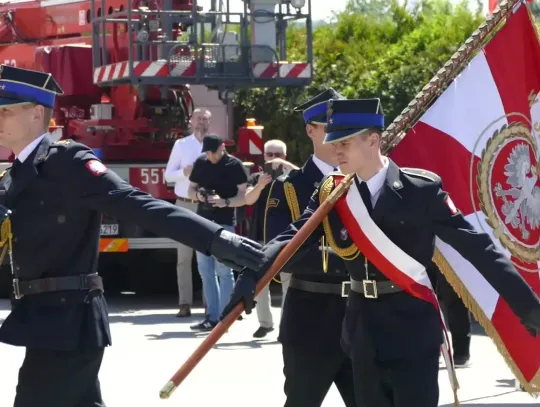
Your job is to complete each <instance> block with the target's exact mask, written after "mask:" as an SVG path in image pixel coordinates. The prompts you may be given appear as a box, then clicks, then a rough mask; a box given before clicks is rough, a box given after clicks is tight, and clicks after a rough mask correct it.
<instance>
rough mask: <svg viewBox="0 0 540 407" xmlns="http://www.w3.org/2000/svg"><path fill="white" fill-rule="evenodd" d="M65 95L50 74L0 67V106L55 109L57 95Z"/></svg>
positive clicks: (6, 66) (7, 66)
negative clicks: (41, 106)
mask: <svg viewBox="0 0 540 407" xmlns="http://www.w3.org/2000/svg"><path fill="white" fill-rule="evenodd" d="M63 93H64V92H63V91H62V89H61V88H60V86H58V84H57V83H56V81H55V80H54V78H53V77H52V75H51V74H49V73H45V72H40V71H32V70H29V69H22V68H16V67H14V66H9V65H0V106H12V105H20V104H23V103H35V104H38V105H43V106H45V107H50V108H53V107H54V102H55V99H56V95H62V94H63Z"/></svg>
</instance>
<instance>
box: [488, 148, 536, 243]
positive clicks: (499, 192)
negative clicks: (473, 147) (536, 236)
mask: <svg viewBox="0 0 540 407" xmlns="http://www.w3.org/2000/svg"><path fill="white" fill-rule="evenodd" d="M504 169H505V172H504V175H505V176H506V182H507V183H508V184H509V185H510V186H511V188H510V189H506V190H505V189H503V187H502V185H501V183H500V182H498V183H497V184H496V185H495V191H494V192H495V195H496V196H497V197H499V198H502V200H503V205H502V207H501V211H502V213H503V215H504V216H505V218H504V223H505V224H507V225H508V224H510V225H512V226H513V227H514V228H519V230H520V232H521V236H522V237H523V238H524V239H528V238H529V236H530V231H529V229H528V228H527V225H528V226H529V228H530V229H532V230H535V229H538V228H539V227H540V187H538V186H537V185H536V183H537V181H538V175H539V174H538V173H537V172H538V171H537V168H536V167H535V166H534V165H532V163H531V154H530V147H529V146H528V145H527V144H525V143H520V144H518V145H516V146H515V147H514V148H513V149H512V152H511V153H510V155H509V156H508V162H507V164H506V165H505V167H504ZM508 197H511V198H513V199H514V200H509V199H508Z"/></svg>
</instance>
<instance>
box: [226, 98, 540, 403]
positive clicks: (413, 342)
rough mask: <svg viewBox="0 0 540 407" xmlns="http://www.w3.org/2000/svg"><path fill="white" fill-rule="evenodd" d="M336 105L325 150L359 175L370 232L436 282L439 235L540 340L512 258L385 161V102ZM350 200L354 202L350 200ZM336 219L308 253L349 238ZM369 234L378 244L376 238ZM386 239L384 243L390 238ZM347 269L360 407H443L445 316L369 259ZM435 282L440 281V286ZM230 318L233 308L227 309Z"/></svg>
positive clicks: (430, 181) (332, 178)
mask: <svg viewBox="0 0 540 407" xmlns="http://www.w3.org/2000/svg"><path fill="white" fill-rule="evenodd" d="M328 105H329V113H328V117H327V119H328V122H327V123H328V125H327V133H328V134H327V136H326V139H325V142H326V143H331V144H333V145H334V147H335V150H336V154H337V157H338V162H339V167H340V170H341V171H343V172H344V173H355V174H356V176H355V178H354V184H355V186H356V188H357V189H358V192H360V194H359V195H360V196H361V197H362V198H361V199H362V200H363V202H364V205H365V208H366V210H367V213H366V216H370V221H368V222H371V223H370V225H375V226H376V227H377V228H378V229H377V230H380V232H382V236H385V238H388V239H389V240H390V242H392V243H393V244H395V246H396V248H392V246H391V245H390V244H387V243H385V244H386V245H387V246H384V247H382V248H381V249H384V250H386V251H389V250H392V251H396V250H397V251H399V250H398V249H400V250H401V251H402V255H403V254H405V255H408V256H410V257H411V258H412V259H414V260H415V261H416V262H418V263H420V265H422V266H423V267H425V269H426V270H428V273H430V271H432V270H433V269H432V268H431V267H430V266H431V262H432V259H433V255H434V241H435V236H438V237H439V238H440V239H441V240H442V241H444V242H446V243H447V244H449V245H451V246H452V247H453V248H454V249H455V250H457V251H458V252H459V253H460V254H461V255H462V256H464V257H465V258H466V259H467V260H468V261H469V262H471V263H472V264H473V265H474V266H475V268H476V269H477V270H479V271H480V272H481V273H482V275H483V276H484V277H485V278H486V280H487V281H488V282H489V283H490V284H491V285H492V286H493V287H494V289H495V290H496V291H498V292H499V294H500V295H501V296H502V297H503V298H504V300H505V301H506V302H507V303H508V305H509V306H510V308H511V309H512V310H513V311H514V313H515V314H516V315H517V316H518V317H519V318H520V320H521V321H522V323H523V324H524V326H525V327H526V328H527V329H528V330H529V332H531V334H535V333H536V332H538V331H540V300H539V299H538V297H537V296H536V294H535V293H534V291H533V290H532V289H531V288H530V286H529V285H528V284H527V283H526V282H525V281H524V279H523V278H522V277H521V275H520V274H519V273H518V272H517V271H516V270H515V268H514V267H513V266H512V264H511V262H510V261H509V259H508V258H506V257H505V255H504V254H502V253H500V252H498V251H497V250H496V249H495V246H494V244H493V242H492V241H491V239H490V238H489V236H488V235H487V234H485V233H479V232H477V231H476V230H474V228H473V226H472V225H470V224H469V223H468V222H467V221H466V220H465V218H464V217H463V215H462V214H461V213H460V212H459V211H457V210H454V207H453V204H451V203H450V201H449V199H450V198H449V196H448V194H447V193H446V192H444V191H443V190H442V189H441V180H440V178H439V177H437V176H436V175H435V174H433V173H429V172H427V171H423V170H418V169H403V168H399V167H398V166H397V165H396V164H395V163H394V162H393V161H392V160H390V159H389V158H387V157H384V156H382V154H381V151H380V141H381V133H382V130H383V126H384V116H383V114H382V109H381V106H380V101H379V100H378V99H365V100H334V101H329V102H328ZM341 176H342V175H341V174H331V175H329V176H328V177H327V179H325V180H324V181H323V183H322V184H321V187H320V188H319V191H317V192H316V193H315V194H314V195H313V198H312V199H311V201H310V203H309V205H308V207H307V209H306V210H305V211H304V213H303V214H302V216H301V218H300V220H298V221H297V222H295V223H293V224H291V225H290V226H289V227H288V229H287V230H286V231H285V232H283V233H281V234H280V235H278V236H277V237H276V238H275V239H274V240H272V241H270V242H269V243H268V244H267V245H266V246H265V248H264V249H263V251H264V252H265V253H266V254H267V256H268V259H267V260H265V264H264V265H263V266H262V267H261V269H260V270H259V271H258V272H257V271H253V270H244V271H243V272H242V273H241V275H240V276H239V278H238V280H237V284H236V286H235V289H234V291H233V295H232V297H231V302H230V304H231V305H232V304H236V303H237V302H238V301H244V303H245V305H246V306H247V307H250V306H251V303H252V297H253V291H254V286H255V284H256V281H257V279H258V278H260V276H261V275H262V273H264V272H265V270H267V267H268V266H269V265H270V264H271V263H272V260H273V259H274V258H275V256H276V255H277V254H278V253H279V251H280V250H281V249H282V248H283V247H284V246H285V244H286V243H288V242H289V241H290V240H291V239H292V237H293V236H294V235H295V234H296V233H297V231H298V229H299V228H300V227H302V225H303V224H304V223H305V222H306V220H307V219H308V218H309V217H311V215H312V214H313V213H314V211H315V210H316V209H317V208H318V207H319V204H320V202H322V200H324V199H326V197H327V196H328V195H329V194H330V193H331V192H332V190H333V189H334V188H335V182H336V179H339V177H341ZM355 196H356V195H355ZM345 199H346V201H345V202H346V203H347V202H348V201H347V200H348V196H347V197H346V198H345ZM352 209H353V208H351V209H350V210H351V211H352ZM351 213H352V212H351ZM327 219H328V220H327V225H328V224H329V225H330V227H325V226H324V223H323V224H322V225H320V226H319V227H318V229H316V230H315V231H314V233H313V234H312V235H311V236H310V237H309V238H308V239H307V240H306V242H305V244H304V245H303V247H302V248H301V249H300V250H299V251H304V250H306V249H305V248H306V247H310V246H313V245H317V244H318V242H319V240H320V239H321V237H322V236H325V235H326V236H327V238H328V239H329V238H330V237H329V235H328V232H331V234H332V235H333V236H335V237H337V236H339V235H340V233H342V230H344V228H345V225H344V224H343V222H342V221H341V218H340V217H339V215H338V214H337V211H336V210H332V211H331V212H330V214H329V216H328V218H327ZM353 219H355V218H353ZM354 222H356V220H354ZM362 222H366V221H365V219H364V220H362ZM347 226H349V225H347ZM372 227H373V226H372ZM356 230H359V229H356ZM365 233H368V231H366V232H365ZM369 233H370V236H371V238H372V239H375V235H374V234H373V229H371V231H370V232H369ZM376 236H377V239H379V240H380V239H381V235H380V234H376ZM383 240H384V239H383ZM366 247H367V246H366ZM403 252H404V253H403ZM292 260H295V259H294V258H293V259H292ZM292 260H291V261H292ZM375 260H376V261H378V262H379V259H375ZM346 264H347V268H348V271H349V274H350V276H351V284H350V291H349V297H348V303H347V311H346V315H345V320H344V323H343V329H342V345H343V347H344V349H345V350H346V352H347V353H348V354H349V355H350V357H351V359H352V361H353V371H354V381H355V394H356V398H357V404H358V407H373V406H377V407H436V406H437V405H438V398H439V390H438V372H439V366H438V365H439V364H438V360H439V353H440V346H441V343H442V329H441V324H440V320H439V314H438V312H437V311H436V309H435V307H434V306H433V304H431V303H429V302H428V301H424V300H421V299H419V298H417V297H415V296H413V295H410V294H409V293H408V292H406V291H402V290H401V288H400V287H399V286H398V285H397V284H395V283H394V282H393V281H390V280H389V279H388V278H387V277H386V275H387V274H390V273H389V271H388V270H386V273H383V271H381V270H378V269H377V268H376V267H375V266H374V265H373V264H372V263H371V261H370V259H368V258H365V257H364V255H363V254H362V253H360V254H359V255H358V256H357V257H353V258H352V259H351V260H350V261H346ZM379 264H384V263H380V262H379ZM430 268H431V270H430ZM431 274H433V273H431ZM434 278H435V276H433V275H431V276H430V280H431V281H432V282H433V281H434ZM228 309H230V308H229V306H228V307H226V308H225V310H226V311H228Z"/></svg>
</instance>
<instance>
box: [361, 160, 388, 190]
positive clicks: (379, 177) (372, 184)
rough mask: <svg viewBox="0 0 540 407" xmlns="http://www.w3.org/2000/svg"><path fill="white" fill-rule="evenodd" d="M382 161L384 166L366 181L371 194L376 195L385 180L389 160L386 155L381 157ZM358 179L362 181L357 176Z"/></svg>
mask: <svg viewBox="0 0 540 407" xmlns="http://www.w3.org/2000/svg"><path fill="white" fill-rule="evenodd" d="M383 161H384V166H383V167H382V168H381V170H380V171H379V172H378V173H377V174H375V175H374V176H372V177H371V178H370V179H368V180H367V181H366V184H367V186H368V188H369V192H370V193H371V196H376V195H377V193H378V192H379V191H380V190H381V188H382V186H383V185H384V181H386V173H387V172H388V164H389V160H388V158H387V157H383ZM357 177H358V175H357ZM358 180H359V181H362V178H360V177H358Z"/></svg>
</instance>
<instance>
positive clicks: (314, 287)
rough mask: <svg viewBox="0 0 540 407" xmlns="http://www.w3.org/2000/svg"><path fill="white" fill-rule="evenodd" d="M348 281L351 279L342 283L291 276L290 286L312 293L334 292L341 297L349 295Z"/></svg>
mask: <svg viewBox="0 0 540 407" xmlns="http://www.w3.org/2000/svg"><path fill="white" fill-rule="evenodd" d="M348 283H349V281H343V282H342V283H317V282H315V281H307V280H299V279H297V278H294V277H291V278H290V280H289V287H292V288H296V289H297V290H302V291H307V292H310V293H316V294H334V295H339V296H341V297H347V295H348V290H347V291H346V290H345V286H346V285H347V284H348Z"/></svg>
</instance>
